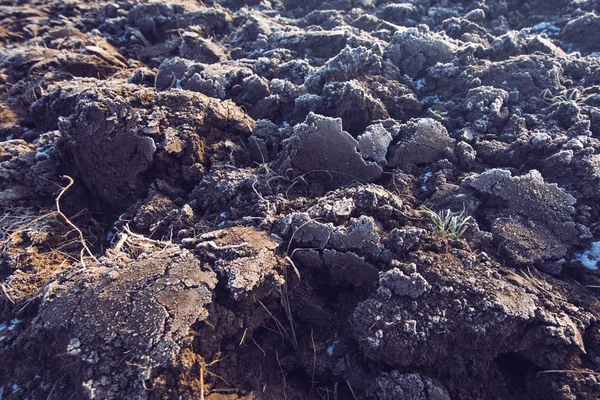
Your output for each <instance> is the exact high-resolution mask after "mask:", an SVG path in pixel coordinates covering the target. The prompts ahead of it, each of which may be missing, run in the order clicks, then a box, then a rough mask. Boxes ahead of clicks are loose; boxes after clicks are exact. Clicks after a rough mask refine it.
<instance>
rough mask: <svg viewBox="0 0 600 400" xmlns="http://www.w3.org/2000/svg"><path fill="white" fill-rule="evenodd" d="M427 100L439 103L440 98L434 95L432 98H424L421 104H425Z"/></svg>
mask: <svg viewBox="0 0 600 400" xmlns="http://www.w3.org/2000/svg"><path fill="white" fill-rule="evenodd" d="M429 100H433V101H434V102H435V103H440V97H439V96H438V95H437V94H436V95H433V96H426V97H423V98H422V99H421V104H425V103H427V102H428V101H429Z"/></svg>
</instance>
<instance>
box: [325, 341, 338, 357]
mask: <svg viewBox="0 0 600 400" xmlns="http://www.w3.org/2000/svg"><path fill="white" fill-rule="evenodd" d="M338 343H339V340H336V341H335V342H333V344H332V345H331V346H329V347H327V354H329V357H332V356H333V349H334V348H335V345H336V344H338Z"/></svg>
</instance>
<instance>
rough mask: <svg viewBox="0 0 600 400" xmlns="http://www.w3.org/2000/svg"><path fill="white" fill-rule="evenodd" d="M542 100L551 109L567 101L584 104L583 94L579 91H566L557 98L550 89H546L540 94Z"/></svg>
mask: <svg viewBox="0 0 600 400" xmlns="http://www.w3.org/2000/svg"><path fill="white" fill-rule="evenodd" d="M540 97H541V100H542V101H543V102H544V103H546V104H548V105H549V106H550V107H552V106H555V105H557V104H560V103H562V102H565V101H574V102H576V103H581V102H583V100H584V99H583V98H581V93H580V92H579V90H577V89H569V90H565V91H563V92H562V93H560V94H559V95H557V96H554V95H553V94H552V92H551V91H550V89H544V90H543V91H542V93H540Z"/></svg>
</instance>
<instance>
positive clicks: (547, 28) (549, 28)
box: [531, 22, 560, 33]
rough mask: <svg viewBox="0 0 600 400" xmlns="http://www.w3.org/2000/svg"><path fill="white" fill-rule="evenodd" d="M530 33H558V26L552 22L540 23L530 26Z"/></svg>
mask: <svg viewBox="0 0 600 400" xmlns="http://www.w3.org/2000/svg"><path fill="white" fill-rule="evenodd" d="M531 31H532V32H535V33H541V32H546V33H548V32H552V33H558V32H560V28H559V27H558V26H556V25H554V23H553V22H540V23H539V24H537V25H534V26H532V27H531Z"/></svg>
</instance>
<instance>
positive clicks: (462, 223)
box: [421, 206, 473, 239]
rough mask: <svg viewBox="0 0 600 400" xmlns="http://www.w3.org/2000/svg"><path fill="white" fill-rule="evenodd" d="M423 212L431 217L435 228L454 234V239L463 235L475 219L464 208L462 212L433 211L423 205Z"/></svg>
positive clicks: (444, 232)
mask: <svg viewBox="0 0 600 400" xmlns="http://www.w3.org/2000/svg"><path fill="white" fill-rule="evenodd" d="M421 212H423V213H424V214H426V215H427V216H428V217H429V218H431V222H432V223H433V226H434V227H435V229H437V230H438V231H439V232H441V233H442V234H446V235H450V236H452V238H454V239H458V238H459V237H461V236H462V235H463V233H465V231H466V230H467V228H468V227H469V223H470V222H471V220H473V218H472V217H471V216H469V215H466V214H465V210H464V209H463V210H462V211H461V212H460V213H454V212H452V211H450V210H443V211H433V210H431V209H429V208H427V207H425V206H423V207H422V208H421Z"/></svg>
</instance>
